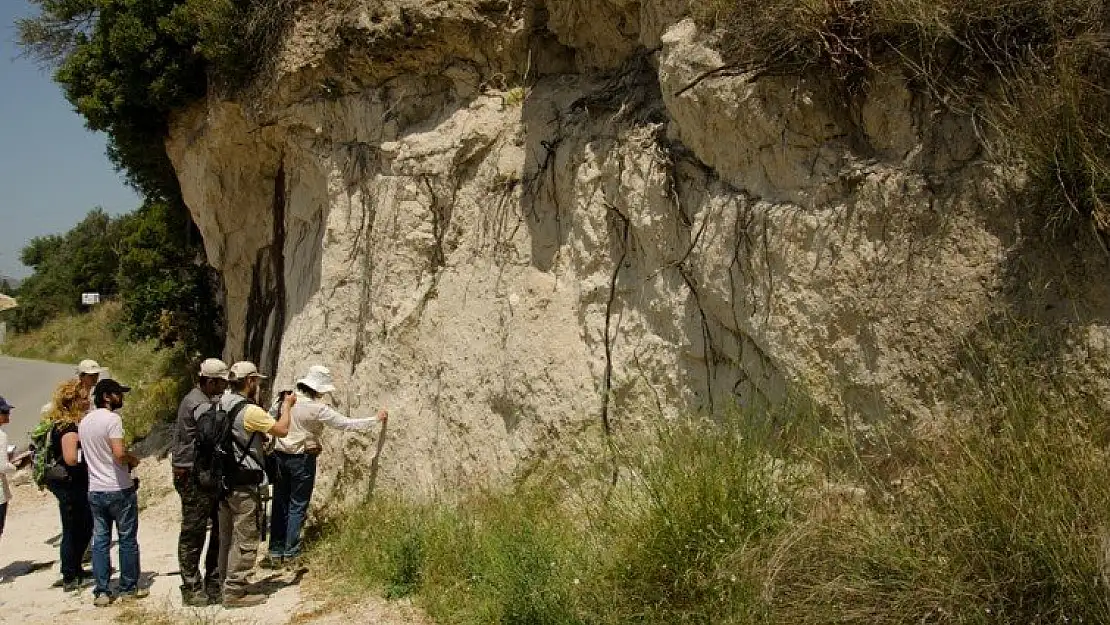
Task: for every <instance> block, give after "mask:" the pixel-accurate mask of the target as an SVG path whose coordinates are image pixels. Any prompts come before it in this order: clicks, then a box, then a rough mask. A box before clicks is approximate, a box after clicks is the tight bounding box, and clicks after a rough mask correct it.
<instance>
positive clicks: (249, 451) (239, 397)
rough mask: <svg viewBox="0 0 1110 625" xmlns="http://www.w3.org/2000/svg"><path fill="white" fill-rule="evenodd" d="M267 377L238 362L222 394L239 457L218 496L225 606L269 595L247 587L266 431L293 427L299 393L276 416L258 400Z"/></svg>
mask: <svg viewBox="0 0 1110 625" xmlns="http://www.w3.org/2000/svg"><path fill="white" fill-rule="evenodd" d="M265 377H266V376H264V375H262V374H261V373H259V372H258V367H256V366H255V365H254V363H251V362H245V361H244V362H237V363H235V364H234V365H232V366H231V385H230V389H229V392H228V393H226V394H225V395H224V396H223V397H222V398H221V400H220V407H221V408H222V409H223V410H224V412H226V413H227V415H228V416H229V417H230V418H231V436H232V441H231V443H232V446H231V448H230V449H232V451H233V453H234V454H235V458H236V462H235V470H234V471H231V472H229V473H228V474H227V475H226V484H227V486H226V492H225V493H224V495H223V497H221V498H220V547H221V550H220V576H221V578H222V579H223V601H222V603H223V606H224V607H225V608H245V607H250V606H255V605H259V604H261V603H264V602H265V601H266V596H265V595H260V594H251V593H249V592H248V588H249V587H250V586H249V584H248V581H249V577H250V573H251V570H252V569H254V560H255V555H256V554H257V553H258V542H259V529H260V525H261V512H262V505H263V504H262V500H261V496H260V492H259V490H260V488H262V487H263V486H264V485H265V483H266V472H265V458H264V456H263V445H264V442H265V438H266V436H267V435H269V436H274V437H277V438H279V439H280V437H282V436H285V435H286V434H288V433H289V420H290V410H291V409H292V407H293V405H294V403H295V402H296V401H297V398H296V397H295V396H289V397H286V398H285V400H284V401H283V402H282V405H281V411H280V418H278V419H274V418H273V417H272V416H270V414H269V413H268V412H266V410H264V409H263V408H261V407H260V406H259V405H258V402H257V398H258V383H259V381H260V380H261V379H263V378H265Z"/></svg>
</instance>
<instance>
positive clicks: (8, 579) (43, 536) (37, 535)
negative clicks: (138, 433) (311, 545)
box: [0, 457, 429, 625]
mask: <svg viewBox="0 0 1110 625" xmlns="http://www.w3.org/2000/svg"><path fill="white" fill-rule="evenodd" d="M137 474H138V476H139V477H140V479H141V487H140V493H139V505H140V512H139V549H140V558H141V564H142V571H143V573H142V581H141V582H140V583H142V584H143V585H149V587H150V591H151V594H150V597H149V598H147V599H143V600H141V601H134V602H130V603H128V604H124V605H118V604H117V605H113V606H111V607H108V608H95V607H93V605H92V594H91V592H90V591H89V590H85V591H83V592H80V593H65V592H63V591H62V590H61V589H60V588H52V587H51V585H52V584H53V583H54V582H55V580H57V579H58V577H59V573H58V563H57V560H58V549H57V546H56V545H57V540H58V538H59V532H60V522H59V520H58V508H57V503H56V501H57V500H56V499H54V497H53V495H51V494H50V493H49V492H39V490H38V489H37V488H36V487H35V486H34V485H33V484H30V483H28V478H27V475H26V471H23V472H21V475H20V476H19V477H17V479H16V482H17V484H18V486H16V487H15V489H14V491H15V492H14V493H13V501H12V503H11V509H10V510H9V513H8V521H7V527H6V528H5V530H4V535H3V537H2V538H0V578H2V579H0V622H3V623H21V624H25V625H31V624H33V625H57V624H58V623H83V624H84V623H89V624H108V623H124V624H138V623H143V624H150V625H163V624H166V625H168V624H171V623H172V624H176V623H182V624H185V625H199V624H205V625H207V624H214V623H230V624H244V625H245V624H248V623H251V624H253V623H259V624H263V623H264V624H265V625H285V624H288V623H292V622H296V623H313V624H316V625H338V624H340V623H368V624H369V623H374V624H379V625H429V621H427V620H426V619H425V618H422V617H421V616H420V614H419V613H418V611H417V610H416V609H415V608H413V607H412V606H411V605H408V604H406V603H397V602H386V601H384V600H382V599H380V598H379V597H378V596H370V597H367V598H363V599H360V600H357V601H356V600H352V599H350V598H346V599H343V598H338V597H332V598H329V597H328V595H327V594H326V592H325V593H323V594H321V593H320V592H317V593H313V595H314V596H315V597H317V598H315V599H310V598H307V596H306V594H305V592H304V588H305V586H304V585H305V584H308V583H314V584H315V587H317V588H325V587H326V582H324V583H320V582H319V580H320V579H322V578H325V577H326V573H327V572H326V571H318V572H317V571H310V572H309V573H308V574H307V578H304V577H294V576H293V575H291V574H282V575H265V573H267V571H261V570H258V571H256V576H255V578H254V580H253V581H254V582H255V589H254V590H255V592H264V593H266V594H268V595H269V599H268V601H267V602H266V603H265V604H263V605H261V606H258V607H255V608H247V609H240V610H225V609H223V608H222V607H219V606H214V607H208V608H202V609H197V608H186V607H182V605H181V594H180V592H179V590H178V584H179V583H180V578H179V577H178V574H177V570H178V567H177V532H178V527H179V523H180V504H179V501H178V498H177V495H176V494H175V493H174V491H173V487H172V484H171V482H170V478H169V476H170V467H169V462H168V461H167V460H164V459H163V460H158V459H156V458H154V457H148V458H146V459H144V461H143V464H142V465H141V466H140V467H139V468H138V469H137ZM264 551H265V549H264V547H263V548H262V549H260V552H264ZM112 553H113V555H112V558H113V562H118V560H117V554H116V551H115V549H114V548H113V552H112Z"/></svg>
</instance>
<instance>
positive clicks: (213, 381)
mask: <svg viewBox="0 0 1110 625" xmlns="http://www.w3.org/2000/svg"><path fill="white" fill-rule="evenodd" d="M230 377H231V371H230V369H228V366H227V364H225V363H224V361H222V360H219V359H218V358H209V359H207V360H205V361H204V362H202V363H200V372H199V375H198V377H197V384H196V386H195V387H193V389H192V390H191V391H189V394H188V395H186V396H185V397H184V398H183V399H182V400H181V404H180V405H179V406H178V408H177V421H176V423H175V424H174V432H173V434H174V435H173V449H172V451H173V486H174V489H175V490H177V494H178V496H179V497H180V498H181V533H180V534H179V535H178V539H177V564H178V570H180V571H181V601H182V603H184V604H185V605H187V606H193V607H200V606H205V605H208V604H210V603H219V602H220V575H219V565H220V528H219V517H218V506H219V495H220V493H219V492H215V491H209V490H205V489H203V488H201V487H200V484H198V483H197V480H196V479H195V476H194V475H193V473H192V469H193V461H194V459H195V457H196V435H197V417H200V416H201V415H203V414H204V413H205V412H206V411H207V410H208V409H209V408H211V407H212V406H213V404H215V403H216V402H218V401H220V397H221V396H222V395H223V393H224V391H225V390H226V389H227V385H228V379H229V378H230ZM209 527H211V530H209ZM205 537H207V538H208V550H207V551H206V552H205V555H204V576H203V577H202V576H201V573H200V554H201V551H204V539H205Z"/></svg>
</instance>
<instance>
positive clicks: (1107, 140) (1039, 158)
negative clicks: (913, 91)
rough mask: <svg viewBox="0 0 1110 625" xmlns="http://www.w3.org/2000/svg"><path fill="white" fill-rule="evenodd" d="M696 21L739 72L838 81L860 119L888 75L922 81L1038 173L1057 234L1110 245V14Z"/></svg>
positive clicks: (887, 1)
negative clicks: (862, 106)
mask: <svg viewBox="0 0 1110 625" xmlns="http://www.w3.org/2000/svg"><path fill="white" fill-rule="evenodd" d="M692 12H693V14H694V16H695V18H696V19H697V20H698V21H699V22H701V23H702V24H703V25H704V26H707V27H710V28H713V29H715V30H716V32H717V35H718V36H719V38H720V41H721V45H722V47H723V48H724V49H726V50H727V51H728V55H729V58H730V59H731V62H732V63H734V64H736V65H738V66H742V67H745V68H752V69H758V70H761V71H764V72H775V73H782V72H785V73H798V72H806V71H815V72H818V73H820V74H822V75H826V76H831V77H833V78H834V80H835V81H836V82H838V83H839V84H840V85H841V87H842V88H843V90H844V93H845V95H846V96H847V98H848V105H849V106H851V98H853V97H855V96H857V95H860V94H862V93H865V92H866V90H867V83H868V80H869V78H870V77H871V76H873V75H874V74H875V73H876V72H885V71H897V72H900V73H902V74H904V75H906V76H908V77H909V78H910V79H911V81H912V83H913V84H915V85H916V86H917V87H918V88H919V90H921V91H922V92H926V93H929V94H931V95H932V96H933V97H934V99H935V100H936V101H937V102H938V103H941V104H942V105H944V106H946V107H949V108H950V109H952V110H955V111H957V112H960V113H964V114H969V115H975V116H976V117H977V118H979V121H980V122H981V123H982V126H983V127H984V128H985V129H987V131H986V132H985V133H984V135H985V136H984V140H986V141H987V142H988V143H990V145H989V146H988V147H990V148H991V149H992V150H993V151H994V152H995V153H996V154H997V155H998V156H999V157H1001V158H1003V159H1007V160H1012V161H1015V162H1020V163H1021V164H1023V165H1024V166H1025V167H1027V168H1028V170H1029V172H1030V174H1031V179H1032V182H1033V184H1032V185H1031V191H1032V196H1031V198H1030V199H1031V200H1032V202H1033V204H1034V206H1035V207H1037V208H1039V209H1043V211H1044V214H1045V216H1046V217H1047V218H1048V219H1049V220H1050V221H1051V222H1053V223H1055V224H1057V225H1063V224H1069V223H1081V224H1089V225H1092V226H1093V227H1094V228H1095V229H1096V230H1097V231H1098V232H1100V233H1102V234H1103V235H1105V234H1108V233H1110V206H1108V204H1107V202H1108V201H1110V137H1108V136H1107V131H1106V129H1107V128H1108V127H1110V91H1108V89H1110V69H1108V68H1110V31H1108V24H1110V7H1108V5H1107V4H1106V3H1105V2H1102V1H1100V0H936V1H932V0H770V1H768V2H751V1H749V0H734V1H731V2H729V1H726V0H708V1H706V2H699V3H696V4H694V6H693V7H692ZM1076 217H1078V218H1079V219H1078V220H1077V219H1075V218H1076Z"/></svg>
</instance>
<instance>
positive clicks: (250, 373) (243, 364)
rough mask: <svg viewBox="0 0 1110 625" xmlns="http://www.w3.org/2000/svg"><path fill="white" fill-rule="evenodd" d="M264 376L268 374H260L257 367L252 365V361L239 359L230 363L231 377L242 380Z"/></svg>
mask: <svg viewBox="0 0 1110 625" xmlns="http://www.w3.org/2000/svg"><path fill="white" fill-rule="evenodd" d="M251 377H254V378H266V377H268V376H265V375H262V374H261V373H259V372H258V367H256V366H254V363H253V362H250V361H249V360H240V361H239V362H237V363H235V364H233V365H231V379H233V380H242V379H244V378H251Z"/></svg>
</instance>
